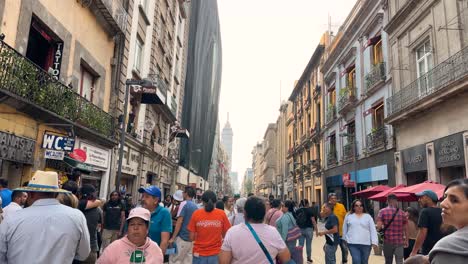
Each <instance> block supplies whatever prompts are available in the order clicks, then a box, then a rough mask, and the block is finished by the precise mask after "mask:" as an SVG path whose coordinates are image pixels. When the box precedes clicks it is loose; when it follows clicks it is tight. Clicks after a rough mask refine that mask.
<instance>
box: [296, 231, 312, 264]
mask: <svg viewBox="0 0 468 264" xmlns="http://www.w3.org/2000/svg"><path fill="white" fill-rule="evenodd" d="M301 232H302V236H301V237H299V246H301V247H303V246H304V242H305V244H306V253H307V259H311V256H312V238H313V237H314V229H313V228H312V227H307V228H301Z"/></svg>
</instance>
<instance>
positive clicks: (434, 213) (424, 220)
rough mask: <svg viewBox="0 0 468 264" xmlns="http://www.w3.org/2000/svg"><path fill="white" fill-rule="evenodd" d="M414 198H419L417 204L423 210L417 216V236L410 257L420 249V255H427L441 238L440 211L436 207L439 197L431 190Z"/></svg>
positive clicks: (417, 194)
mask: <svg viewBox="0 0 468 264" xmlns="http://www.w3.org/2000/svg"><path fill="white" fill-rule="evenodd" d="M416 196H418V197H419V204H421V206H422V207H423V209H422V210H421V213H420V214H419V221H418V228H419V231H418V236H417V237H416V241H415V242H414V247H413V251H412V252H411V255H410V256H414V255H416V254H418V251H419V249H421V254H423V255H428V254H429V251H431V249H432V247H434V245H435V243H437V241H439V240H440V239H441V238H442V237H443V235H442V233H441V231H440V226H441V225H442V215H441V213H442V209H441V208H439V207H438V206H437V201H438V200H439V197H437V194H436V193H435V192H433V191H431V190H424V191H422V192H419V193H416Z"/></svg>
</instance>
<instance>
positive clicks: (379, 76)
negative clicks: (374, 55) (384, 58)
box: [365, 62, 387, 95]
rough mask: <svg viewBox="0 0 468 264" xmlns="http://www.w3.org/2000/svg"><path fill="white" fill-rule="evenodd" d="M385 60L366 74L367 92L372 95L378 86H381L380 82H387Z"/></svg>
mask: <svg viewBox="0 0 468 264" xmlns="http://www.w3.org/2000/svg"><path fill="white" fill-rule="evenodd" d="M385 69H386V68H385V62H381V63H379V64H376V65H374V66H373V67H372V70H371V71H370V72H369V73H368V74H367V75H366V77H365V80H366V94H367V95H370V94H372V93H373V92H375V90H376V88H377V87H379V84H382V83H384V82H385V79H386V78H387V76H386V71H385Z"/></svg>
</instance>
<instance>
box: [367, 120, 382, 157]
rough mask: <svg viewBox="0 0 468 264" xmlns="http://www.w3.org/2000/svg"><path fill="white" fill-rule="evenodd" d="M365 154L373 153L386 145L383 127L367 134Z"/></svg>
mask: <svg viewBox="0 0 468 264" xmlns="http://www.w3.org/2000/svg"><path fill="white" fill-rule="evenodd" d="M366 141H367V152H373V151H375V150H377V149H380V148H382V147H385V146H386V145H387V132H386V129H385V127H384V126H383V127H380V128H377V129H375V130H373V131H372V132H371V133H369V134H367V137H366Z"/></svg>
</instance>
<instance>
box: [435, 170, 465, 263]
mask: <svg viewBox="0 0 468 264" xmlns="http://www.w3.org/2000/svg"><path fill="white" fill-rule="evenodd" d="M440 207H442V220H443V221H444V224H446V225H452V226H454V227H456V228H457V231H455V232H454V233H452V234H450V235H448V236H446V237H444V238H442V239H441V240H439V242H437V243H436V244H435V245H434V247H433V248H432V250H431V251H430V252H429V260H430V261H431V263H433V264H439V263H449V264H458V263H466V261H467V259H468V250H467V248H468V214H467V213H466V212H467V211H468V179H466V178H465V179H457V180H454V181H451V182H450V183H449V184H448V185H447V187H445V191H444V200H443V201H442V202H441V203H440Z"/></svg>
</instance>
